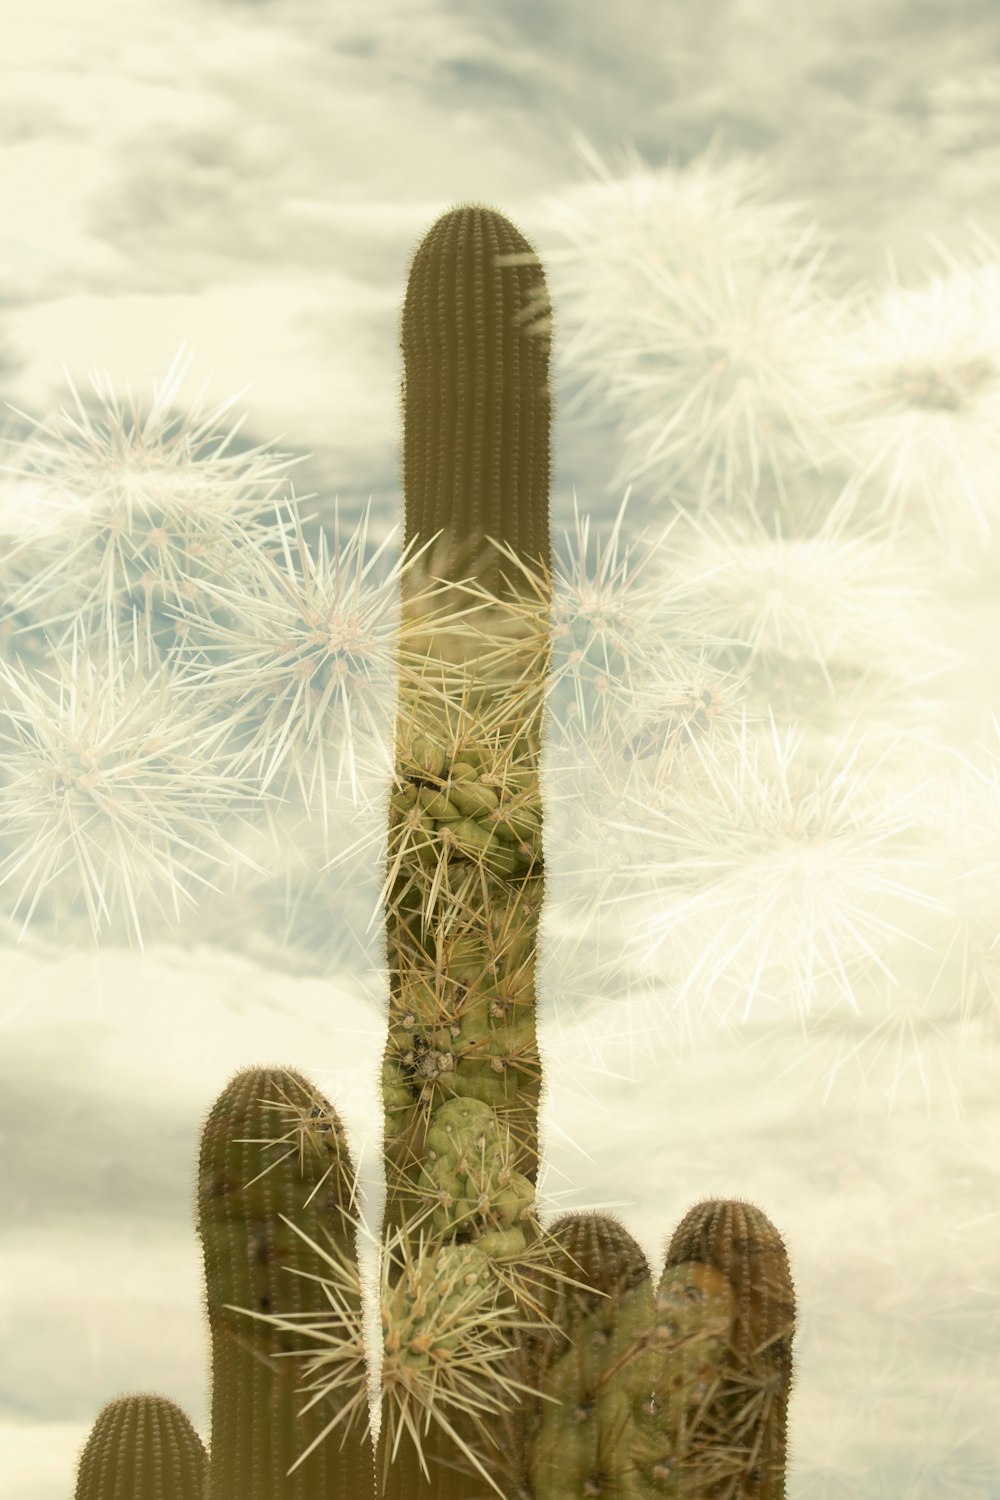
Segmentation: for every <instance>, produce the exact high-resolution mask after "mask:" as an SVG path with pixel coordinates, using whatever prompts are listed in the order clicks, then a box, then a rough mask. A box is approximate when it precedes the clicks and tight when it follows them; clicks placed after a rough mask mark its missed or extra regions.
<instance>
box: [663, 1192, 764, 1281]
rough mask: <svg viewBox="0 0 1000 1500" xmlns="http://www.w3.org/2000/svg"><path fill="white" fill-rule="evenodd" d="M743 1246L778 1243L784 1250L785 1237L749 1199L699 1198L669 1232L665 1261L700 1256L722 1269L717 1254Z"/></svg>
mask: <svg viewBox="0 0 1000 1500" xmlns="http://www.w3.org/2000/svg"><path fill="white" fill-rule="evenodd" d="M746 1246H759V1247H763V1246H771V1247H774V1248H777V1247H779V1246H780V1247H781V1250H782V1251H784V1240H783V1239H782V1237H781V1235H780V1234H779V1232H778V1230H777V1229H776V1228H775V1226H774V1224H773V1223H772V1222H771V1220H770V1219H769V1218H768V1216H767V1214H766V1213H765V1212H764V1210H763V1209H762V1208H759V1207H758V1206H757V1204H756V1203H752V1202H750V1200H749V1199H746V1198H702V1199H699V1200H698V1202H697V1203H694V1204H692V1206H691V1207H690V1208H689V1209H688V1211H687V1213H686V1214H685V1215H684V1217H683V1218H682V1219H681V1221H680V1223H679V1224H678V1225H677V1228H676V1229H675V1230H674V1232H673V1234H672V1235H671V1236H670V1239H669V1241H668V1243H667V1265H679V1264H680V1263H681V1262H683V1261H689V1260H700V1261H704V1262H705V1263H706V1264H709V1265H719V1267H720V1269H724V1267H723V1266H722V1263H721V1262H720V1260H719V1257H720V1256H721V1255H727V1256H729V1255H731V1254H732V1253H733V1252H734V1251H736V1250H738V1249H740V1248H741V1247H746Z"/></svg>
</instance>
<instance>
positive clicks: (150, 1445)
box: [73, 1393, 208, 1500]
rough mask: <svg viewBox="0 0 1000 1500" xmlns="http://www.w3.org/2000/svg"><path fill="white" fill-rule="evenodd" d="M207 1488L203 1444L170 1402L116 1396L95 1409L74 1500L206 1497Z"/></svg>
mask: <svg viewBox="0 0 1000 1500" xmlns="http://www.w3.org/2000/svg"><path fill="white" fill-rule="evenodd" d="M207 1493H208V1456H207V1454H206V1452H205V1448H204V1444H203V1443H202V1441H201V1438H200V1437H199V1436H198V1434H197V1433H196V1432H195V1430H194V1428H193V1427H192V1425H191V1421H190V1418H189V1417H188V1416H187V1415H186V1414H185V1413H184V1412H183V1411H182V1410H181V1408H180V1407H179V1406H177V1405H176V1404H175V1403H174V1402H173V1401H168V1400H167V1398H166V1397H165V1396H156V1395H150V1394H145V1393H142V1394H138V1395H134V1396H119V1397H118V1398H117V1399H116V1400H114V1401H109V1402H108V1403H107V1405H106V1406H104V1407H103V1408H102V1409H101V1411H99V1412H98V1414H97V1417H96V1420H95V1422H94V1425H93V1427H92V1428H91V1429H90V1435H89V1436H88V1438H87V1442H86V1446H85V1447H84V1449H83V1452H82V1453H81V1455H80V1459H79V1464H78V1466H77V1478H76V1489H75V1490H74V1492H73V1495H74V1500H205V1497H206V1495H207Z"/></svg>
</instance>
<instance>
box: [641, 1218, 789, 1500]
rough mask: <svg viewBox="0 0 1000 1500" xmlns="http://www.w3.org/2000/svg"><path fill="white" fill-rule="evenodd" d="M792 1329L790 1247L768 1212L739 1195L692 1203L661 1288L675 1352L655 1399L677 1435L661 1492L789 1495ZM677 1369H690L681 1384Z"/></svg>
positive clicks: (689, 1496) (767, 1499) (666, 1333)
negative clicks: (694, 1398) (686, 1382)
mask: <svg viewBox="0 0 1000 1500" xmlns="http://www.w3.org/2000/svg"><path fill="white" fill-rule="evenodd" d="M794 1332H795V1294H794V1289H793V1286H792V1278H791V1273H790V1270H789V1264H788V1255H787V1252H786V1250H785V1246H784V1242H783V1241H782V1238H781V1236H780V1234H779V1233H778V1231H777V1230H776V1229H775V1227H774V1225H773V1224H772V1223H771V1221H770V1220H769V1219H768V1218H767V1216H766V1214H764V1213H762V1212H761V1210H760V1209H759V1208H757V1207H756V1206H755V1205H754V1204H751V1203H745V1202H743V1201H742V1200H738V1199H733V1200H716V1199H711V1200H708V1201H706V1202H702V1203H697V1204H695V1205H694V1207H693V1208H691V1209H689V1211H688V1212H687V1213H686V1214H685V1216H684V1218H683V1219H682V1220H681V1222H680V1224H679V1225H678V1226H677V1228H676V1229H675V1231H674V1233H673V1235H672V1236H671V1239H670V1243H669V1245H668V1247H667V1257H666V1264H665V1267H664V1271H663V1274H662V1276H661V1278H660V1285H659V1288H658V1291H657V1333H658V1335H659V1336H660V1338H661V1339H662V1340H663V1344H662V1347H663V1348H665V1349H666V1350H668V1351H670V1352H669V1353H668V1354H667V1355H666V1356H665V1357H664V1359H663V1364H662V1366H661V1375H660V1379H659V1381H658V1384H657V1386H656V1387H654V1392H653V1393H652V1397H651V1400H652V1403H653V1404H654V1405H656V1404H659V1406H660V1407H661V1409H662V1410H663V1411H664V1412H666V1413H669V1416H668V1417H667V1422H666V1425H667V1427H668V1429H669V1431H670V1433H671V1435H672V1438H673V1440H674V1451H673V1454H672V1455H671V1459H672V1461H671V1462H669V1463H664V1465H663V1472H662V1474H661V1475H660V1476H659V1482H660V1483H661V1489H660V1493H662V1494H666V1495H670V1496H677V1497H678V1500H680V1497H684V1500H696V1497H701V1496H703V1495H706V1494H720V1495H722V1494H731V1495H734V1496H736V1495H739V1496H746V1497H747V1500H751V1497H752V1500H784V1495H785V1462H786V1433H787V1418H788V1400H789V1396H790V1393H791V1388H792V1373H793V1372H792V1339H793V1337H794ZM684 1372H686V1374H685V1373H684ZM678 1374H681V1375H682V1383H683V1380H684V1379H686V1378H687V1377H688V1376H690V1377H691V1378H692V1380H693V1384H692V1385H691V1386H690V1387H689V1388H685V1389H684V1394H681V1390H680V1389H679V1388H678V1386H677V1379H678ZM689 1394H697V1395H698V1396H699V1397H700V1399H699V1400H698V1401H697V1403H694V1402H690V1401H689V1400H688V1395H689ZM654 1468H655V1465H654Z"/></svg>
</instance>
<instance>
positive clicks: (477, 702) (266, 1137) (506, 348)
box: [85, 204, 794, 1500]
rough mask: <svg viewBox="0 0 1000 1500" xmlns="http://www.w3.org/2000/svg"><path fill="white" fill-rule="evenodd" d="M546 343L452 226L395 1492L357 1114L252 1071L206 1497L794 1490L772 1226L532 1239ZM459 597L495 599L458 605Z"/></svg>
mask: <svg viewBox="0 0 1000 1500" xmlns="http://www.w3.org/2000/svg"><path fill="white" fill-rule="evenodd" d="M549 330H550V309H549V305H548V297H547V293H546V290H545V280H544V276H543V274H542V270H541V267H540V266H539V264H538V261H537V257H536V256H535V255H534V253H533V252H532V250H531V247H530V245H529V244H528V243H527V241H526V240H525V239H524V238H523V237H522V236H521V235H520V234H519V233H518V231H517V230H516V229H515V228H514V227H513V226H512V225H511V224H509V223H508V221H507V220H506V219H505V218H503V216H502V215H500V214H499V213H497V212H496V211H494V210H493V209H490V208H487V207H484V206H481V205H475V204H472V205H463V206H461V207H459V208H457V209H455V210H452V211H451V212H449V213H447V214H445V215H443V216H442V218H441V219H439V220H438V222H437V223H436V224H435V225H434V226H433V227H432V229H431V230H430V231H429V233H428V234H427V236H426V237H425V239H424V240H423V241H422V242H421V244H420V246H419V248H418V250H417V252H416V255H415V257H414V260H413V265H412V269H411V274H410V281H409V285H408V288H407V294H406V301H405V305H404V312H403V353H404V384H403V400H404V406H403V415H404V441H403V459H404V489H405V496H406V531H407V541H408V542H412V541H420V542H423V543H426V542H427V541H428V540H429V538H430V537H433V536H436V537H437V542H436V544H435V546H434V547H432V548H431V549H430V550H429V551H428V552H427V553H425V557H426V558H427V567H428V568H429V570H430V572H431V573H432V574H433V575H434V576H437V577H439V578H440V579H442V580H443V584H444V600H445V602H444V603H443V605H442V606H441V608H440V609H438V610H436V611H435V612H434V613H433V614H431V613H423V614H422V613H421V611H425V610H426V609H427V598H428V594H427V591H426V589H425V588H420V586H419V585H417V586H415V580H414V579H412V578H411V579H409V580H408V581H407V582H406V583H405V584H404V597H403V615H404V624H405V629H404V635H403V639H402V641H401V657H402V658H403V659H402V660H401V673H400V683H401V685H400V701H399V711H398V717H397V723H396V768H395V778H394V785H393V788H392V792H391V797H390V815H389V837H388V860H387V867H386V875H385V885H384V893H383V894H384V905H385V915H386V952H387V967H388V972H389V977H390V995H389V1024H388V1036H387V1041H386V1047H385V1053H384V1058H383V1068H382V1086H383V1109H384V1149H385V1164H386V1179H387V1207H386V1215H385V1229H384V1243H383V1275H382V1282H381V1298H382V1306H381V1312H382V1328H383V1421H382V1428H381V1435H380V1439H379V1447H378V1451H377V1454H376V1455H375V1457H376V1465H375V1473H376V1475H377V1478H373V1472H372V1454H371V1450H370V1445H369V1444H368V1442H367V1441H366V1440H365V1439H364V1437H363V1436H362V1435H361V1434H360V1433H359V1432H358V1431H357V1429H356V1426H355V1425H354V1424H355V1419H356V1418H357V1416H358V1414H359V1412H360V1411H361V1409H362V1407H363V1401H364V1369H363V1350H362V1349H361V1343H360V1335H359V1332H358V1330H359V1328H360V1279H359V1276H358V1274H357V1268H356V1266H355V1267H354V1269H353V1270H352V1269H351V1267H352V1250H353V1244H352V1239H351V1234H350V1225H351V1222H352V1220H351V1212H352V1208H353V1197H352V1192H351V1183H352V1173H351V1170H350V1162H349V1158H348V1156H347V1152H346V1146H344V1144H343V1138H342V1132H341V1129H340V1125H339V1122H338V1121H337V1119H336V1116H335V1115H334V1113H333V1111H332V1110H331V1109H330V1106H329V1105H328V1104H326V1102H325V1101H323V1100H322V1099H321V1098H320V1096H318V1095H317V1094H316V1093H315V1091H314V1090H313V1089H312V1087H311V1085H309V1084H308V1083H307V1082H306V1080H305V1079H304V1078H302V1076H301V1075H298V1074H295V1073H287V1072H285V1073H280V1072H277V1071H269V1070H263V1071H254V1072H252V1073H241V1074H238V1075H237V1077H236V1078H235V1079H234V1080H233V1081H232V1083H231V1084H230V1086H229V1087H228V1089H227V1090H226V1091H225V1092H224V1093H223V1095H222V1096H221V1097H220V1099H219V1101H218V1102H217V1104H216V1106H215V1107H214V1109H213V1111H212V1112H211V1114H210V1115H209V1118H208V1121H207V1123H206V1127H205V1133H204V1138H203V1145H202V1152H201V1160H200V1166H199V1188H198V1204H199V1233H200V1235H201V1239H202V1243H203V1246H204V1249H205V1264H206V1280H207V1309H208V1315H209V1324H210V1328H211V1332H212V1345H213V1369H214V1380H213V1402H212V1451H211V1473H210V1480H209V1488H208V1489H207V1490H206V1495H207V1497H208V1500H237V1497H239V1500H265V1497H266V1500H314V1497H315V1500H369V1497H372V1496H374V1494H375V1493H378V1494H379V1495H380V1496H381V1497H383V1500H474V1497H478V1496H480V1495H482V1496H485V1495H487V1494H488V1493H494V1494H500V1495H501V1496H503V1497H504V1500H578V1497H579V1500H583V1497H594V1496H612V1495H613V1496H615V1497H619V1500H620V1497H635V1500H653V1497H661V1500H707V1497H719V1500H722V1497H725V1500H735V1497H737V1496H738V1497H740V1500H743V1497H753V1500H782V1497H783V1496H784V1463H785V1425H786V1415H787V1399H788V1392H789V1389H790V1382H791V1338H792V1332H793V1327H794V1299H793V1295H792V1288H791V1280H790V1277H789V1274H788V1264H787V1257H786V1256H785V1252H784V1247H783V1245H782V1243H781V1239H780V1236H779V1235H778V1234H777V1232H776V1231H775V1230H774V1228H773V1226H772V1225H771V1224H770V1222H769V1221H768V1220H767V1219H766V1217H765V1216H764V1215H763V1214H762V1213H760V1211H759V1210H757V1209H755V1208H754V1207H753V1206H752V1205H747V1204H742V1203H733V1202H716V1201H710V1202H707V1203H702V1204H698V1205H696V1206H695V1207H694V1208H693V1209H692V1210H691V1211H690V1212H689V1213H688V1215H687V1216H686V1217H685V1219H684V1220H683V1221H682V1223H681V1225H680V1226H679V1227H678V1229H677V1231H676V1232H675V1234H674V1236H673V1239H672V1240H671V1242H670V1245H669V1247H668V1253H667V1259H666V1266H665V1269H664V1271H663V1273H662V1275H661V1277H660V1280H659V1283H658V1286H657V1287H656V1289H655V1291H654V1287H653V1282H652V1278H651V1275H650V1270H649V1267H648V1266H647V1264H646V1262H645V1259H644V1257H643V1255H642V1252H641V1251H640V1250H639V1248H638V1246H637V1245H636V1244H635V1242H634V1241H633V1240H632V1239H631V1237H630V1236H629V1235H628V1234H627V1232H626V1231H625V1230H624V1228H623V1227H622V1225H621V1224H619V1223H618V1222H617V1221H616V1220H614V1219H613V1218H611V1217H609V1216H606V1215H570V1216H567V1217H566V1218H564V1219H562V1220H560V1221H559V1222H557V1224H556V1225H554V1226H553V1227H552V1229H551V1230H550V1231H549V1232H547V1233H546V1232H545V1231H543V1230H542V1228H541V1226H540V1225H539V1222H538V1220H537V1218H536V1206H535V1183H536V1178H537V1169H538V1144H537V1140H538V1126H537V1111H538V1103H539V1097H540V1092H541V1083H542V1070H541V1061H540V1056H539V1049H538V1041H537V1036H536V1023H535V963H536V958H537V949H538V921H539V914H540V909H541V902H542V896H543V861H542V853H543V850H542V803H541V791H540V760H541V733H542V714H543V709H544V702H545V690H546V670H547V665H548V660H549V658H548V612H549V605H550V602H551V572H550V559H549V551H548V549H549V520H548V483H549V465H550V453H549V445H550V424H551V398H550V393H549V387H548V362H549ZM463 589H464V590H465V591H466V593H467V594H468V593H471V594H472V595H473V596H474V597H476V598H478V599H479V601H480V603H479V604H478V605H474V606H471V607H470V606H468V604H467V601H466V607H465V608H464V609H461V610H459V609H457V608H456V607H455V606H456V602H457V600H458V596H459V594H460V593H461V591H462V590H463ZM418 601H419V602H418ZM282 1090H284V1093H282ZM283 1125H284V1127H285V1128H284V1129H283V1128H282V1126H283ZM262 1157H263V1158H268V1160H264V1159H262ZM269 1163H270V1166H269ZM324 1247H325V1248H324ZM317 1252H319V1255H320V1259H319V1260H318V1261H317V1259H316V1253H317ZM324 1255H325V1256H326V1262H325V1263H326V1264H327V1265H329V1266H333V1267H334V1268H335V1270H334V1274H333V1275H332V1276H329V1275H326V1274H325V1273H324V1270H323V1266H324V1261H323V1259H322V1257H323V1256H324ZM338 1268H339V1269H338ZM331 1288H336V1291H337V1295H336V1296H334V1295H333V1293H332V1291H331ZM345 1288H347V1291H348V1295H347V1297H346V1300H345V1296H344V1289H345ZM352 1298H353V1300H352ZM331 1309H332V1310H331ZM310 1340H311V1341H312V1342H313V1344H314V1345H315V1344H316V1343H318V1344H319V1345H320V1348H321V1350H322V1349H323V1348H324V1347H325V1348H326V1350H327V1353H328V1354H332V1358H331V1359H329V1360H328V1362H327V1366H326V1368H327V1369H329V1368H334V1369H335V1371H336V1373H335V1375H334V1376H333V1377H327V1376H325V1375H324V1372H323V1361H322V1359H320V1358H318V1357H317V1358H316V1359H315V1360H314V1361H313V1362H311V1363H308V1362H305V1361H304V1360H303V1354H304V1353H305V1352H306V1351H307V1349H308V1345H309V1341H310ZM345 1429H347V1431H348V1439H349V1440H348V1441H347V1443H346V1444H345V1445H344V1446H341V1441H340V1439H341V1436H342V1435H343V1433H344V1431H345ZM115 1494H116V1492H115V1491H113V1490H110V1489H109V1490H108V1491H107V1494H105V1492H104V1491H103V1490H100V1491H99V1492H97V1493H95V1494H94V1495H93V1496H92V1495H91V1494H90V1493H89V1492H88V1494H87V1495H86V1497H85V1500H111V1497H112V1496H114V1495H115ZM153 1500H187V1497H186V1496H182V1495H181V1493H180V1492H175V1491H174V1490H171V1489H170V1488H169V1486H168V1487H167V1488H165V1489H163V1490H162V1492H160V1491H157V1492H156V1493H155V1495H154V1497H153Z"/></svg>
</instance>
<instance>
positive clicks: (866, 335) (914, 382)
mask: <svg viewBox="0 0 1000 1500" xmlns="http://www.w3.org/2000/svg"><path fill="white" fill-rule="evenodd" d="M889 269H890V280H889V284H888V286H886V287H885V288H884V289H883V290H881V291H873V292H872V293H871V294H870V295H869V296H868V297H867V298H866V299H865V301H864V302H863V303H861V305H860V306H859V307H858V309H857V310H856V312H855V314H854V318H853V322H852V325H851V327H850V329H849V330H848V332H847V333H846V334H845V336H844V339H843V344H842V349H841V356H840V357H841V359H842V361H843V378H844V381H845V383H846V384H847V385H848V387H849V388H850V390H851V391H852V392H853V396H852V399H851V402H850V405H849V407H848V408H847V411H846V413H845V428H844V430H845V434H846V438H847V441H848V442H849V444H850V446H851V450H852V452H853V454H854V457H855V459H856V461H857V462H859V463H860V464H861V466H862V470H863V473H864V476H865V478H866V480H867V481H868V482H869V489H870V494H871V497H872V501H873V503H874V505H875V506H876V507H877V508H878V509H879V510H880V511H881V512H882V513H883V514H884V515H885V516H886V517H888V518H889V519H890V520H891V521H892V522H893V523H894V524H895V525H897V526H898V525H901V524H903V523H904V522H912V523H916V524H917V525H918V526H921V527H923V528H924V529H926V527H927V525H928V523H929V525H930V527H931V528H933V534H934V536H935V539H936V542H937V544H938V546H937V548H936V550H935V559H936V560H939V557H940V549H941V547H943V548H944V549H945V553H946V555H947V556H949V557H950V558H951V560H952V561H961V560H962V559H963V558H968V556H969V552H970V548H972V547H974V546H975V545H977V544H981V543H982V542H983V541H987V540H989V539H991V538H995V536H996V534H997V526H998V522H1000V485H998V484H997V471H998V468H1000V312H998V305H1000V247H998V246H997V245H995V244H993V243H992V242H990V241H989V240H987V239H986V238H985V237H982V238H981V242H980V244H979V245H978V247H977V248H976V250H975V251H974V252H973V254H971V255H968V256H966V257H965V258H964V259H960V258H958V257H956V256H953V255H949V254H948V253H947V252H945V251H944V250H939V269H938V270H937V272H936V274H934V275H932V276H931V277H929V279H928V280H927V281H925V282H924V284H923V285H921V286H903V285H901V284H900V282H899V279H898V276H897V275H896V273H895V270H894V268H893V267H892V265H891V263H890V268H889Z"/></svg>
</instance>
